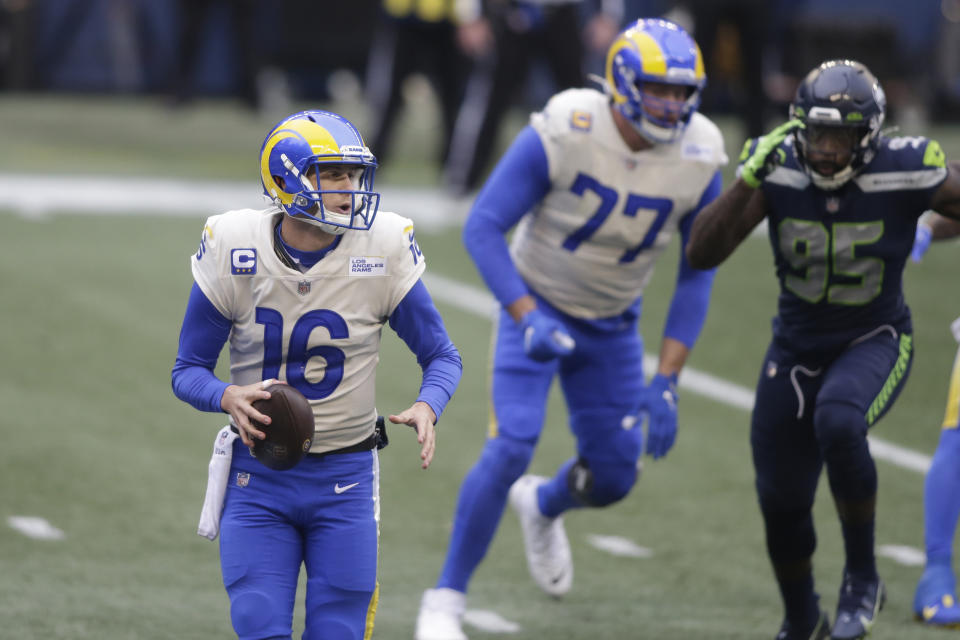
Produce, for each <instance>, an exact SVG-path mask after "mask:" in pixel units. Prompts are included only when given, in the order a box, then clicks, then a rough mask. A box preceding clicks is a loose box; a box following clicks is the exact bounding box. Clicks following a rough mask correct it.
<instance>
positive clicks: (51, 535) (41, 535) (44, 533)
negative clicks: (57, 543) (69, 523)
mask: <svg viewBox="0 0 960 640" xmlns="http://www.w3.org/2000/svg"><path fill="white" fill-rule="evenodd" d="M7 524H8V525H10V528H11V529H13V530H15V531H19V532H20V533H22V534H23V535H25V536H27V537H28V538H33V539H34V540H63V539H64V538H65V537H66V534H65V533H64V532H63V531H61V530H60V529H57V528H56V527H55V526H53V525H52V524H50V523H49V522H48V521H47V520H46V519H44V518H38V517H36V516H10V517H9V518H7Z"/></svg>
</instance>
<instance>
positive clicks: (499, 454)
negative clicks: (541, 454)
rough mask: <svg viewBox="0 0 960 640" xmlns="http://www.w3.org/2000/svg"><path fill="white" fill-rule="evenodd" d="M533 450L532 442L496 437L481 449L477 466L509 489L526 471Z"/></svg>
mask: <svg viewBox="0 0 960 640" xmlns="http://www.w3.org/2000/svg"><path fill="white" fill-rule="evenodd" d="M533 449H534V443H533V442H526V441H522V440H515V439H513V438H509V437H506V436H502V435H501V436H497V437H496V438H492V439H490V440H488V441H487V444H486V445H485V446H484V447H483V453H482V454H481V455H480V463H479V464H480V466H481V467H482V468H483V469H484V472H485V473H488V474H491V475H492V476H493V477H495V478H498V479H499V480H500V481H501V482H502V483H505V484H506V486H508V487H509V486H510V485H512V484H513V483H514V481H515V480H516V479H517V478H519V477H520V476H522V475H523V472H524V471H526V470H527V467H528V466H529V465H530V460H532V459H533Z"/></svg>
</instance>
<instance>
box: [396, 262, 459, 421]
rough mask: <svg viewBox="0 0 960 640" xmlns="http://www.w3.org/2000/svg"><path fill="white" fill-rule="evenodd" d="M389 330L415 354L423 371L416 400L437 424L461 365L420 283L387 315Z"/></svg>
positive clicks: (424, 287) (457, 354) (455, 384)
mask: <svg viewBox="0 0 960 640" xmlns="http://www.w3.org/2000/svg"><path fill="white" fill-rule="evenodd" d="M390 327H391V328H392V329H393V330H394V331H396V332H397V335H398V336H400V339H401V340H403V341H404V342H405V343H406V344H407V346H408V347H409V348H410V351H412V352H413V353H414V354H416V356H417V363H418V364H419V365H420V368H421V369H422V370H423V381H422V382H421V383H420V394H419V395H418V396H417V400H418V401H423V402H426V403H427V404H428V405H430V408H431V409H433V412H434V413H435V414H436V415H437V420H438V421H439V420H440V414H441V413H443V410H444V408H445V407H446V406H447V403H448V402H449V401H450V397H451V396H453V392H454V391H455V390H456V389H457V384H459V382H460V374H461V372H462V370H463V364H462V363H461V361H460V352H459V351H457V348H456V347H455V346H454V345H453V342H451V341H450V336H448V335H447V329H446V327H444V326H443V318H441V317H440V312H439V311H437V307H436V306H435V305H434V304H433V298H431V297H430V292H429V291H427V287H426V286H425V285H424V284H423V282H422V281H421V280H417V282H416V284H414V285H413V288H412V289H410V291H408V292H407V295H405V296H404V297H403V300H401V301H400V304H398V305H397V308H396V309H394V310H393V313H392V314H390Z"/></svg>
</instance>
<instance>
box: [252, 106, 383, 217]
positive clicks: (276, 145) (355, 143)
mask: <svg viewBox="0 0 960 640" xmlns="http://www.w3.org/2000/svg"><path fill="white" fill-rule="evenodd" d="M324 165H340V166H348V167H349V166H351V165H355V166H356V167H357V168H358V169H360V171H358V172H357V176H356V178H355V179H354V180H353V185H352V186H353V189H351V190H349V191H339V190H338V191H326V192H324V191H322V190H320V189H319V186H318V187H317V188H315V187H314V186H313V185H312V184H311V183H310V181H309V180H308V179H307V176H308V175H309V173H310V171H311V170H314V168H317V169H319V170H322V169H323V167H324ZM376 168H377V159H376V158H375V157H374V155H373V154H372V153H371V152H370V149H368V148H367V146H366V145H365V144H364V142H363V138H362V137H361V136H360V132H359V131H357V128H356V127H354V126H353V125H352V124H351V123H350V121H349V120H347V119H346V118H344V117H343V116H340V115H337V114H336V113H332V112H330V111H301V112H299V113H295V114H293V115H291V116H288V117H287V118H284V119H283V120H281V121H280V123H279V124H277V125H276V126H275V127H274V128H273V129H271V130H270V133H268V134H267V137H266V139H265V140H264V141H263V145H262V146H261V147H260V181H261V183H262V184H263V193H264V194H265V195H266V196H267V198H269V199H270V200H271V201H272V202H273V203H274V204H276V205H277V206H278V207H280V208H281V209H283V210H284V211H285V212H287V213H288V214H289V215H291V216H295V217H297V218H299V219H302V220H304V221H306V222H309V223H311V224H315V225H317V226H319V227H320V228H321V229H323V230H324V231H326V232H327V233H332V234H334V235H340V234H342V233H343V232H345V231H346V230H347V229H356V230H360V231H366V230H367V229H369V228H370V226H371V225H372V224H373V220H374V218H375V217H376V215H377V209H378V208H379V207H380V194H379V193H377V192H375V191H374V190H373V177H374V173H375V171H376ZM276 178H281V179H282V184H281V183H279V182H277V180H276ZM324 193H349V194H351V196H352V198H351V200H352V208H351V211H350V213H338V212H333V211H327V210H326V209H324V206H323V194H324Z"/></svg>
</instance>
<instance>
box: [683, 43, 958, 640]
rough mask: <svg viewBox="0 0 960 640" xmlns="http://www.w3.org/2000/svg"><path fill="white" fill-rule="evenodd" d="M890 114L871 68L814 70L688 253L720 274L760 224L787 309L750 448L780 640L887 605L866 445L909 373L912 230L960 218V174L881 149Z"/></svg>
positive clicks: (921, 152)
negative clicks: (832, 525)
mask: <svg viewBox="0 0 960 640" xmlns="http://www.w3.org/2000/svg"><path fill="white" fill-rule="evenodd" d="M885 111H886V99H885V97H884V93H883V90H882V89H881V87H880V84H879V82H878V81H877V79H876V78H875V77H874V76H873V74H871V73H870V71H869V70H868V69H867V68H866V67H865V66H864V65H862V64H860V63H858V62H855V61H851V60H831V61H828V62H824V63H823V64H821V65H820V66H818V67H817V68H815V69H813V70H812V71H811V72H810V73H809V74H808V75H807V77H806V78H805V79H804V80H803V82H802V83H801V84H800V86H799V88H798V89H797V93H796V97H795V99H794V102H793V104H792V105H791V107H790V116H791V119H790V121H789V122H787V123H785V124H783V125H781V126H779V127H777V128H776V129H774V130H773V131H772V132H771V133H769V134H767V135H766V136H763V137H761V138H759V139H756V140H748V141H747V143H746V144H745V145H744V150H743V153H742V154H741V156H740V161H741V165H740V168H739V177H738V179H737V180H736V181H735V182H734V183H733V184H732V185H731V186H729V187H728V188H727V189H726V190H725V191H724V192H723V194H722V195H721V196H720V197H719V198H717V199H716V200H715V201H714V202H713V203H712V204H711V205H708V206H707V207H705V208H704V210H703V211H701V213H700V215H699V216H697V220H696V222H695V223H694V225H693V230H692V234H691V238H690V242H689V243H688V245H687V249H686V251H687V258H688V259H689V261H690V264H692V265H693V266H695V267H699V268H710V267H715V266H717V265H718V264H720V263H721V262H723V261H724V260H725V259H726V258H727V257H728V256H729V255H730V254H731V253H732V252H733V250H734V249H735V248H736V247H737V246H738V245H739V244H740V243H741V242H742V241H743V239H744V238H746V237H747V235H748V234H749V233H750V231H751V230H752V229H753V228H754V227H756V226H757V224H759V223H760V221H761V220H763V219H764V218H766V219H767V223H768V229H769V231H768V233H769V238H770V243H771V245H772V248H773V253H774V258H775V263H776V273H777V277H778V279H779V281H780V297H779V301H778V312H777V316H776V317H775V318H774V320H773V340H772V342H771V344H770V346H769V348H768V351H767V354H766V356H765V358H764V361H763V365H762V367H761V370H760V379H759V382H758V385H757V392H756V405H755V407H754V410H753V416H752V421H751V431H750V440H751V445H752V449H753V463H754V468H755V470H756V489H757V493H758V496H759V502H760V510H761V512H762V514H763V520H764V525H765V528H766V539H767V551H768V553H769V555H770V560H771V562H772V563H773V570H774V574H775V576H776V579H777V583H778V585H779V587H780V593H781V596H782V598H783V602H784V606H785V618H784V621H783V626H782V627H781V629H780V632H779V633H778V635H777V639H778V640H795V639H803V640H807V639H810V638H818V639H819V638H827V637H831V638H835V639H844V638H862V637H864V636H865V635H866V634H867V633H869V631H870V628H871V627H872V626H873V624H874V621H875V620H876V616H877V613H878V611H879V610H880V608H881V607H882V606H883V602H884V598H885V593H884V586H883V582H882V581H881V580H880V578H879V576H878V575H877V567H876V560H875V557H874V522H875V506H876V495H877V470H876V466H875V465H874V462H873V459H872V458H871V456H870V450H869V449H868V447H867V439H866V435H867V430H868V429H869V428H870V427H871V426H872V425H873V424H874V423H875V422H876V421H877V420H878V419H880V417H881V416H883V414H884V413H886V412H887V411H888V410H889V409H890V406H891V405H892V404H893V401H894V400H895V399H896V397H897V395H898V394H899V392H900V390H901V388H902V387H903V384H904V382H905V380H906V378H907V373H908V372H909V370H910V363H911V360H912V357H913V348H912V338H911V335H912V330H911V322H910V310H909V308H908V307H907V305H906V303H905V302H904V297H903V287H902V275H903V268H904V264H905V262H906V260H907V257H908V256H909V255H910V250H911V246H912V244H913V240H914V234H915V230H916V226H917V219H918V218H919V217H920V215H921V214H922V213H923V212H924V210H926V209H935V210H937V211H939V212H941V213H943V214H944V215H947V216H950V217H960V166H958V165H957V164H952V165H950V166H948V165H947V163H946V160H945V158H944V154H943V151H942V150H941V149H940V145H939V144H937V142H936V141H933V140H928V139H926V138H922V137H899V138H886V137H884V136H883V135H882V134H881V131H880V129H881V126H882V124H883V120H884V115H885ZM824 465H826V468H827V477H828V480H829V485H830V490H831V492H832V494H833V498H834V502H835V504H836V508H837V513H838V515H839V517H840V524H841V529H842V531H843V539H844V549H845V552H846V562H845V565H844V571H843V575H842V576H841V586H840V594H839V599H838V603H837V610H836V618H835V620H834V624H833V627H832V629H831V628H830V624H829V620H828V616H827V614H826V613H825V612H824V611H823V609H822V608H821V607H820V603H819V596H818V595H817V592H816V591H815V589H814V583H813V571H812V556H813V552H814V548H815V546H816V535H815V532H814V527H813V518H812V511H811V510H812V507H813V502H814V492H815V490H816V486H817V481H818V478H819V476H820V471H821V468H822V467H823V466H824Z"/></svg>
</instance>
